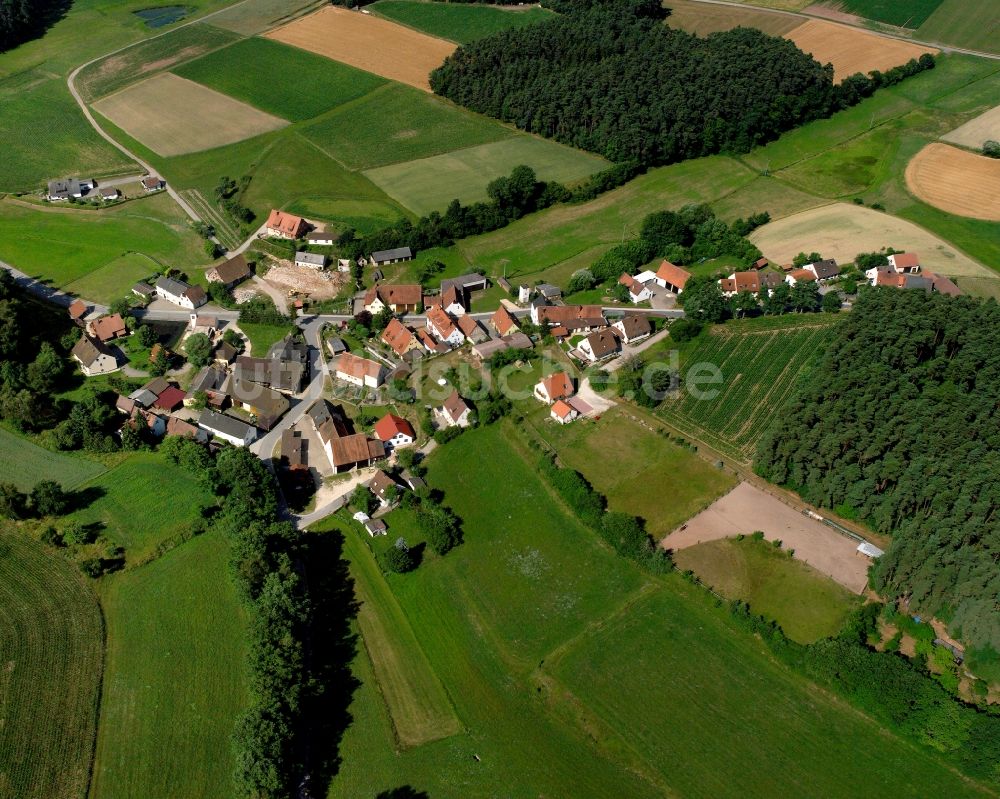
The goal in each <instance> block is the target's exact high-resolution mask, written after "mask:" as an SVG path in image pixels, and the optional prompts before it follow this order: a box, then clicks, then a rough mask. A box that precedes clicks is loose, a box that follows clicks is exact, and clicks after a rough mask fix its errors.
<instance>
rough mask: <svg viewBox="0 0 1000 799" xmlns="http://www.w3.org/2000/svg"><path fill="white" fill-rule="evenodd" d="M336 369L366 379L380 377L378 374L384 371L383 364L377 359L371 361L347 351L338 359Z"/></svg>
mask: <svg viewBox="0 0 1000 799" xmlns="http://www.w3.org/2000/svg"><path fill="white" fill-rule="evenodd" d="M336 371H338V372H342V373H344V374H346V375H350V376H351V377H356V378H358V379H359V380H364V379H365V378H366V377H372V378H375V379H378V376H379V375H380V374H381V373H382V366H381V365H380V364H378V363H376V362H375V361H370V360H368V359H367V358H359V357H358V356H357V355H352V354H351V353H349V352H345V353H344V354H343V355H341V356H340V357H339V358H338V359H337V366H336Z"/></svg>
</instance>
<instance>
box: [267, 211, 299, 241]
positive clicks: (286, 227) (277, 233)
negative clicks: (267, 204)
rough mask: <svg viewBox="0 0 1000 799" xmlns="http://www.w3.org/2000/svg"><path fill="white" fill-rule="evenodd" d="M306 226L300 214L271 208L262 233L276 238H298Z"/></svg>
mask: <svg viewBox="0 0 1000 799" xmlns="http://www.w3.org/2000/svg"><path fill="white" fill-rule="evenodd" d="M308 227H309V225H308V224H307V223H306V220H304V219H303V218H302V217H301V216H295V215H294V214H286V213H285V212H284V211H279V210H277V209H271V213H270V215H269V216H268V217H267V222H266V223H264V233H265V234H266V235H268V236H272V237H274V238H276V239H300V238H302V236H304V235H305V232H306V230H307V229H308Z"/></svg>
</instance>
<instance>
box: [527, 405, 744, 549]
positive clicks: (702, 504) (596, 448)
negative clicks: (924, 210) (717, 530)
mask: <svg viewBox="0 0 1000 799" xmlns="http://www.w3.org/2000/svg"><path fill="white" fill-rule="evenodd" d="M541 435H542V437H543V439H544V440H545V441H546V443H548V444H549V445H550V446H552V447H554V448H555V450H556V452H557V453H558V454H559V460H560V462H562V463H563V464H565V465H566V466H568V467H569V468H571V469H576V470H577V471H578V472H580V473H581V474H582V475H583V476H584V477H586V478H587V480H589V481H590V482H591V484H592V485H593V486H594V488H596V489H597V490H598V491H599V492H600V493H601V494H603V495H604V496H605V497H607V499H608V506H609V507H610V508H611V509H612V510H618V511H622V512H624V513H631V514H633V515H635V516H639V517H641V518H643V519H645V520H646V529H647V530H648V531H649V533H650V535H652V536H653V537H654V538H660V537H662V536H664V535H667V534H668V533H669V532H671V531H672V530H675V529H677V527H679V526H680V525H681V524H683V523H684V522H685V521H687V520H688V519H690V518H691V517H692V516H694V515H695V514H696V513H698V512H699V511H701V510H703V509H704V508H706V507H707V506H708V505H709V504H711V503H712V502H713V501H714V500H715V499H717V498H718V497H720V496H722V495H723V494H725V493H726V492H727V491H729V489H731V488H733V487H734V486H735V485H736V479H735V478H734V477H733V476H732V475H727V474H724V473H723V472H721V471H719V470H718V469H717V468H715V466H712V465H711V464H709V463H708V461H705V460H702V459H701V458H699V457H698V456H697V455H694V454H692V453H691V452H689V451H688V450H686V449H684V448H683V447H680V446H678V445H677V444H673V443H671V442H670V441H668V440H667V439H665V438H661V437H660V436H657V435H656V434H654V433H652V432H650V431H649V430H647V429H646V428H644V427H641V426H640V425H639V424H638V423H637V422H635V421H632V420H631V419H630V418H629V416H628V414H627V412H626V411H624V410H622V409H620V408H613V409H612V410H610V411H608V412H607V413H605V414H602V416H601V418H600V420H599V421H597V422H594V423H591V424H572V425H566V426H565V427H561V426H559V425H546V426H545V427H544V428H543V429H542V431H541ZM612 452H613V453H614V463H613V466H612V465H611V464H609V461H608V455H609V453H612Z"/></svg>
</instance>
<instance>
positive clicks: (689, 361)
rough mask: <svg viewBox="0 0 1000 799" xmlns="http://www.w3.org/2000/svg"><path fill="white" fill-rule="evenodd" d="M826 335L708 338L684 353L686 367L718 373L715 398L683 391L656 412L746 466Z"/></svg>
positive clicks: (791, 332) (800, 331) (806, 331)
mask: <svg viewBox="0 0 1000 799" xmlns="http://www.w3.org/2000/svg"><path fill="white" fill-rule="evenodd" d="M827 334H828V329H827V328H825V327H809V328H795V329H785V330H773V331H767V332H760V333H751V334H747V335H742V336H737V335H726V334H722V335H715V336H712V337H710V338H708V339H706V340H705V342H704V343H703V344H702V345H701V346H699V347H697V348H696V349H695V350H693V351H692V352H691V353H689V354H688V356H687V358H686V359H685V368H687V367H689V366H691V365H693V364H696V363H708V364H712V365H714V366H716V367H718V368H719V370H720V371H721V373H722V383H721V384H720V385H719V386H717V387H716V389H717V391H718V394H717V395H716V396H714V397H711V398H698V397H695V396H692V394H691V393H690V392H689V391H688V390H686V388H685V387H684V386H682V391H681V393H680V395H679V396H678V397H676V398H674V399H671V400H668V401H667V402H666V403H665V404H664V405H663V406H662V407H661V409H660V411H659V412H660V414H661V415H662V416H663V417H664V419H666V420H667V421H668V422H670V423H671V424H673V425H674V426H675V427H677V428H679V429H680V430H683V431H686V432H688V434H690V435H692V436H695V437H697V438H700V439H702V440H703V441H705V443H707V444H709V445H710V446H712V447H714V448H715V449H718V450H719V451H720V452H723V453H724V454H727V455H730V456H732V457H734V458H736V459H737V460H740V461H744V462H746V461H749V460H751V459H752V457H753V453H754V450H755V449H756V446H757V442H758V441H759V440H760V437H761V435H762V434H763V432H764V431H765V430H766V428H767V427H768V426H769V425H770V424H771V421H772V420H773V418H774V416H775V415H776V414H778V413H780V411H781V406H782V405H783V404H784V402H785V400H786V399H787V397H788V395H789V393H790V392H791V390H792V388H793V387H794V385H795V382H796V379H797V377H798V376H799V374H800V373H801V372H802V369H803V368H804V367H805V366H806V365H807V364H808V363H809V361H810V360H811V359H812V358H813V356H814V355H815V354H816V352H817V349H818V347H819V346H820V344H821V342H822V341H823V340H824V338H825V337H826V335H827ZM708 388H711V386H708Z"/></svg>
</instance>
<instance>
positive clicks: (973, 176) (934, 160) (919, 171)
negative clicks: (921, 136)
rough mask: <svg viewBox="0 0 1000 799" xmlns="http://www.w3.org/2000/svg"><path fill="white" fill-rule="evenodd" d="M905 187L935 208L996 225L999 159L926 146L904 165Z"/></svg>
mask: <svg viewBox="0 0 1000 799" xmlns="http://www.w3.org/2000/svg"><path fill="white" fill-rule="evenodd" d="M906 187H907V188H908V189H909V190H910V191H911V192H913V193H914V194H915V195H916V196H917V197H919V198H920V199H921V200H923V201H924V202H925V203H928V204H929V205H933V206H934V207H935V208H940V209H941V210H942V211H947V212H948V213H951V214H958V215H959V216H968V217H972V218H973V219H985V220H987V221H989V222H1000V160H998V159H996V158H988V157H987V156H985V155H977V154H976V153H970V152H968V151H967V150H960V149H958V148H957V147H950V146H949V145H947V144H940V143H937V142H935V143H933V144H928V145H927V146H926V147H924V149H922V150H921V151H920V152H919V153H917V154H916V155H915V156H914V157H913V159H912V160H911V161H910V163H909V164H907V165H906Z"/></svg>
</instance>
